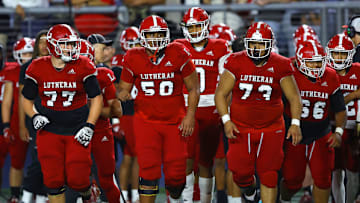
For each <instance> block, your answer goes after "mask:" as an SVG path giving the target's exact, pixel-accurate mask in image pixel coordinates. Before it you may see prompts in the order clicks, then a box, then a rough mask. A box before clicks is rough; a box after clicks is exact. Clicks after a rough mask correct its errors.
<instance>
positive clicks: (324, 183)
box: [313, 175, 331, 190]
mask: <svg viewBox="0 0 360 203" xmlns="http://www.w3.org/2000/svg"><path fill="white" fill-rule="evenodd" d="M313 179H314V184H315V185H316V187H318V188H320V189H322V190H326V189H329V188H330V187H331V175H329V176H321V177H313Z"/></svg>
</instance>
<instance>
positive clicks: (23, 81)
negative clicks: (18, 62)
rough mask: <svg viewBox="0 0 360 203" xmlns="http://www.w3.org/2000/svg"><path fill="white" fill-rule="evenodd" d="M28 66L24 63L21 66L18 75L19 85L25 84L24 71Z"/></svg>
mask: <svg viewBox="0 0 360 203" xmlns="http://www.w3.org/2000/svg"><path fill="white" fill-rule="evenodd" d="M28 66H29V63H25V64H23V65H22V66H21V69H20V74H19V84H21V85H23V84H25V72H26V69H27V68H28Z"/></svg>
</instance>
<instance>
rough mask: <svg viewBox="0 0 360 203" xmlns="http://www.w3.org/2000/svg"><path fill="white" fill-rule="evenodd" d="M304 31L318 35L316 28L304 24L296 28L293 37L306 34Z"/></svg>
mask: <svg viewBox="0 0 360 203" xmlns="http://www.w3.org/2000/svg"><path fill="white" fill-rule="evenodd" d="M304 33H310V34H311V35H316V32H315V30H314V29H313V28H312V27H311V26H309V25H306V24H302V25H300V26H299V27H298V28H297V29H296V30H295V32H294V34H293V39H296V38H299V37H301V36H302V35H304Z"/></svg>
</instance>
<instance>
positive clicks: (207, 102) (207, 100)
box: [184, 94, 215, 107]
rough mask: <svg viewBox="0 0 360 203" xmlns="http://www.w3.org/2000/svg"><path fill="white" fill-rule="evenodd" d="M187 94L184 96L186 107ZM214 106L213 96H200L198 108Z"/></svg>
mask: <svg viewBox="0 0 360 203" xmlns="http://www.w3.org/2000/svg"><path fill="white" fill-rule="evenodd" d="M188 97H189V95H188V94H184V100H185V106H188ZM209 106H215V94H205V95H200V99H199V104H198V107H209Z"/></svg>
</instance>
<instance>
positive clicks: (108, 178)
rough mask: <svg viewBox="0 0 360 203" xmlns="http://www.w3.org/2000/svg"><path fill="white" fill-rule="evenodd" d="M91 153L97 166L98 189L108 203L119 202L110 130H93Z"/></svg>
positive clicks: (112, 138)
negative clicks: (103, 193) (99, 188)
mask: <svg viewBox="0 0 360 203" xmlns="http://www.w3.org/2000/svg"><path fill="white" fill-rule="evenodd" d="M91 153H92V155H93V156H94V159H95V163H96V166H97V169H98V170H97V171H98V177H99V183H100V187H101V188H102V189H103V190H104V192H105V195H106V197H107V199H108V200H109V203H118V202H120V191H119V188H118V186H117V184H116V183H115V179H114V172H115V153H114V136H113V134H112V129H111V128H108V129H101V130H95V133H94V136H93V138H92V140H91Z"/></svg>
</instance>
